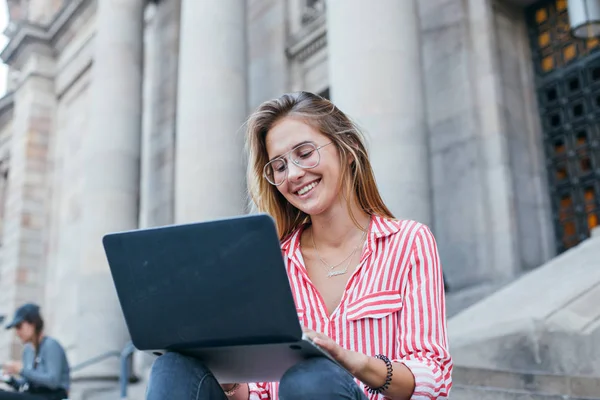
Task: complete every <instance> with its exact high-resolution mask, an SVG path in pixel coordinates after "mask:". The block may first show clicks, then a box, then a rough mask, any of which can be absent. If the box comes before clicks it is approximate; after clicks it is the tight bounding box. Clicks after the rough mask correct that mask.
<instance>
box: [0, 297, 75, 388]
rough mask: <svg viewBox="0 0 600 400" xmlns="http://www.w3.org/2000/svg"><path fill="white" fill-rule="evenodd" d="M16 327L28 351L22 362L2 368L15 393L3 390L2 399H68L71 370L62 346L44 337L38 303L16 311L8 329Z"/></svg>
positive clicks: (11, 362)
mask: <svg viewBox="0 0 600 400" xmlns="http://www.w3.org/2000/svg"><path fill="white" fill-rule="evenodd" d="M11 328H14V329H15V331H16V333H17V336H18V337H19V339H20V340H21V342H22V343H23V344H25V348H24V349H23V357H22V361H9V362H7V363H5V364H3V365H2V373H3V374H4V375H5V376H7V377H8V378H7V379H6V383H8V384H9V385H10V386H12V387H13V388H14V389H15V390H16V392H6V391H1V390H0V400H62V399H66V398H67V397H68V394H67V392H68V391H69V385H70V383H71V379H70V369H69V363H68V361H67V357H66V355H65V351H64V349H63V347H62V346H61V345H60V343H58V342H57V341H56V340H55V339H53V338H51V337H49V336H45V335H44V320H43V319H42V316H41V314H40V308H39V306H37V305H36V304H31V303H29V304H25V305H23V306H21V307H19V309H17V311H16V312H15V316H14V318H13V320H12V322H11V323H10V324H8V326H7V327H6V329H11Z"/></svg>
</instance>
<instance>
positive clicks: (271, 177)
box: [263, 142, 333, 186]
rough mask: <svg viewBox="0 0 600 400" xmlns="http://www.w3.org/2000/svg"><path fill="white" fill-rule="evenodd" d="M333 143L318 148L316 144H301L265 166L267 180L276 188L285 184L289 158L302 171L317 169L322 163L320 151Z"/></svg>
mask: <svg viewBox="0 0 600 400" xmlns="http://www.w3.org/2000/svg"><path fill="white" fill-rule="evenodd" d="M331 143H333V142H329V143H327V144H324V145H322V146H318V147H317V145H315V144H314V143H302V144H299V145H298V146H296V147H294V148H293V149H292V150H290V151H288V152H287V153H285V154H283V155H281V156H279V157H277V158H274V159H273V160H271V161H269V162H268V163H267V164H265V167H264V169H263V175H264V177H265V179H266V180H267V181H268V182H269V183H270V184H271V185H275V186H279V185H281V184H282V183H283V182H285V180H286V179H287V177H288V171H289V168H288V165H287V160H286V159H287V158H289V159H290V161H291V162H293V163H294V165H296V166H298V167H300V168H302V169H311V168H314V167H316V166H317V165H319V163H320V162H321V153H319V150H320V149H322V148H323V147H325V146H328V145H330V144H331Z"/></svg>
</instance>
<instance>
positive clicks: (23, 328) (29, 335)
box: [15, 321, 35, 343]
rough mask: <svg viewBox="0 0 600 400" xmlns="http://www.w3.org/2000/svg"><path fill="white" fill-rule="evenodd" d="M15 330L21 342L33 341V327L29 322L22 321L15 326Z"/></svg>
mask: <svg viewBox="0 0 600 400" xmlns="http://www.w3.org/2000/svg"><path fill="white" fill-rule="evenodd" d="M15 332H16V333H17V336H18V337H19V339H20V340H21V342H23V343H29V342H31V341H33V338H34V336H35V327H34V326H33V324H31V323H29V322H27V321H23V322H21V323H20V324H17V326H15Z"/></svg>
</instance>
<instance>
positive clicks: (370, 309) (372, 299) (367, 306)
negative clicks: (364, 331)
mask: <svg viewBox="0 0 600 400" xmlns="http://www.w3.org/2000/svg"><path fill="white" fill-rule="evenodd" d="M403 303H404V299H403V298H402V295H401V294H400V293H398V292H397V291H394V290H385V291H381V292H375V293H369V294H367V295H366V296H362V297H359V298H357V299H355V300H353V301H351V302H350V303H349V304H348V306H347V307H346V318H347V319H348V320H349V321H358V320H361V319H364V318H373V319H381V318H385V317H387V316H388V315H390V314H393V313H395V312H398V311H400V310H401V309H402V305H403Z"/></svg>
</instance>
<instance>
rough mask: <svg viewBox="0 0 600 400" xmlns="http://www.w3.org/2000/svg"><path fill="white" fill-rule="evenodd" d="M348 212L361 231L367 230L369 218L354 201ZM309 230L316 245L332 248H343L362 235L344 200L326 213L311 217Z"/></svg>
mask: <svg viewBox="0 0 600 400" xmlns="http://www.w3.org/2000/svg"><path fill="white" fill-rule="evenodd" d="M350 210H351V211H352V214H353V216H354V218H355V220H356V222H358V224H359V225H360V226H361V227H362V229H363V230H364V229H368V228H369V222H370V220H371V216H370V215H369V214H367V213H366V212H364V211H363V210H362V209H361V208H360V207H359V206H358V204H356V202H355V201H352V206H351V208H350ZM311 229H312V235H313V238H314V240H315V241H316V242H317V243H319V244H320V245H321V246H326V247H334V248H335V247H341V246H344V244H346V243H347V242H348V240H352V238H354V237H355V236H356V235H362V234H363V231H361V228H359V227H358V226H356V223H355V222H354V221H353V220H352V217H351V216H350V213H349V212H348V206H347V204H346V201H345V200H344V201H339V202H338V203H336V204H335V205H334V206H333V207H331V209H330V210H329V211H327V212H326V213H323V214H319V215H314V216H311Z"/></svg>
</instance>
